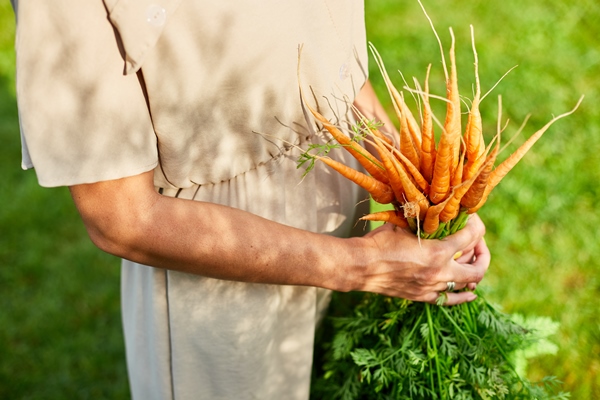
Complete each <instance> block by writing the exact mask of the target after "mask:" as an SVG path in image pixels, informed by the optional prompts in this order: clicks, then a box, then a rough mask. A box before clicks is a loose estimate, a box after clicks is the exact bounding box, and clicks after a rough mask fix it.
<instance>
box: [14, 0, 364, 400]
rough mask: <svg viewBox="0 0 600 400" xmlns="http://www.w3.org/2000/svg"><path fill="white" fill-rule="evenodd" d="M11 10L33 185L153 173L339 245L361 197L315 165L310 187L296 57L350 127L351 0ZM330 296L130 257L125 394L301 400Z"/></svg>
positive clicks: (305, 77)
mask: <svg viewBox="0 0 600 400" xmlns="http://www.w3.org/2000/svg"><path fill="white" fill-rule="evenodd" d="M15 8H16V12H17V95H18V104H19V113H20V121H21V136H22V141H23V146H22V148H23V167H24V168H33V167H35V169H36V173H37V176H38V179H39V182H40V184H41V185H43V186H61V185H74V184H80V183H89V182H97V181H102V180H109V179H117V178H122V177H126V176H132V175H136V174H139V173H141V172H145V171H149V170H153V169H154V171H155V186H156V188H157V190H159V191H160V192H161V193H162V194H163V195H166V196H177V197H181V198H188V199H194V200H198V201H208V202H214V203H219V204H226V205H229V206H233V207H237V208H240V209H243V210H246V211H249V212H251V213H254V214H257V215H260V216H262V217H265V218H268V219H271V220H273V221H277V222H279V223H282V224H287V225H291V226H294V227H298V228H302V229H307V230H310V231H314V232H321V233H326V234H331V235H339V236H344V235H348V233H349V230H350V228H351V227H352V225H354V222H355V218H354V212H355V206H356V204H357V202H358V201H359V199H360V193H359V192H358V190H357V189H356V188H355V187H354V186H353V185H352V184H349V183H348V182H346V181H345V180H344V179H343V178H340V177H339V176H338V175H337V174H335V173H332V172H331V171H329V170H327V169H326V168H325V167H323V166H318V167H317V168H316V169H315V171H313V172H311V173H310V174H308V175H307V176H306V177H305V178H302V173H303V171H302V170H298V169H296V160H297V158H298V154H299V150H297V148H296V146H301V147H303V148H306V147H307V146H308V145H309V144H311V143H316V142H321V141H322V140H323V139H322V134H321V133H319V132H317V129H316V126H315V124H314V123H313V122H311V119H310V118H307V114H306V113H305V112H304V111H303V106H302V104H301V101H300V95H299V90H298V76H297V67H298V48H299V46H300V45H302V46H303V47H302V48H303V50H302V57H301V63H300V76H301V80H302V83H303V85H304V88H305V91H306V93H308V94H309V96H308V97H309V99H308V100H309V101H311V102H313V103H312V104H313V105H314V104H316V102H315V99H317V100H318V103H319V105H320V107H321V109H322V111H323V112H324V113H325V114H326V115H327V116H328V117H329V118H331V119H337V120H339V121H347V119H348V118H349V112H348V106H347V104H348V103H347V102H348V101H351V100H352V99H353V97H354V96H355V95H356V93H357V92H358V91H359V90H360V88H361V87H362V85H363V84H364V82H365V79H366V66H367V52H366V39H365V31H364V15H363V13H364V10H363V4H362V1H359V0H304V1H291V2H290V1H277V0H263V1H256V0H243V1H235V2H230V1H201V0H197V1H192V0H188V1H181V0H104V2H101V1H100V0H96V1H82V0H55V1H22V2H20V3H18V2H15ZM309 86H310V87H311V88H312V92H314V96H313V94H312V92H311V90H310V89H309ZM337 154H339V157H345V158H347V156H345V155H343V154H342V153H341V152H338V153H337ZM346 162H350V161H349V160H346ZM207 218H210V216H207ZM276 239H277V238H274V240H276ZM281 268H286V266H285V265H281ZM327 295H328V294H327V293H326V292H325V291H323V290H320V289H316V288H309V287H294V286H277V285H261V284H246V283H237V282H229V281H220V280H215V279H209V278H204V277H201V276H196V275H189V274H184V273H179V272H174V271H166V270H162V269H157V268H152V267H148V266H143V265H139V264H135V263H132V262H130V261H126V260H124V261H123V266H122V303H123V324H124V331H125V340H126V349H127V363H128V371H129V377H130V384H131V391H132V395H133V397H134V398H135V399H142V400H146V399H210V400H215V399H236V400H237V399H307V398H308V390H309V378H310V370H311V359H312V346H313V337H314V329H315V326H316V324H317V322H318V319H319V316H320V313H321V312H322V310H323V306H324V305H325V304H326V302H327V299H328V296H327Z"/></svg>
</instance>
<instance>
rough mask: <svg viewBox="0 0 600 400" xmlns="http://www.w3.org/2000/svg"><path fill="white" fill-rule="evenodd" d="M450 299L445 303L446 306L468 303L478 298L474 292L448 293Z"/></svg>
mask: <svg viewBox="0 0 600 400" xmlns="http://www.w3.org/2000/svg"><path fill="white" fill-rule="evenodd" d="M447 296H448V300H446V302H445V303H444V305H445V306H455V305H457V304H462V303H467V302H470V301H473V300H475V299H476V298H477V295H476V294H475V293H473V292H459V293H448V294H447Z"/></svg>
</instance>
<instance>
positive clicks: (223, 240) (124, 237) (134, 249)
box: [72, 178, 358, 290]
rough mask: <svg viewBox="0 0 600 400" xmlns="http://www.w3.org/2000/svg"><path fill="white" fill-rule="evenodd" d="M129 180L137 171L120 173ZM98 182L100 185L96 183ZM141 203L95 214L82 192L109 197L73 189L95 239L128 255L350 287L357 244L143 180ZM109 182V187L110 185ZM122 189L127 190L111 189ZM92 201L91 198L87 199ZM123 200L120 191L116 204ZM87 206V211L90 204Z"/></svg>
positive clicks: (248, 277) (250, 278)
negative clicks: (170, 192) (174, 194)
mask: <svg viewBox="0 0 600 400" xmlns="http://www.w3.org/2000/svg"><path fill="white" fill-rule="evenodd" d="M127 179H128V180H129V181H131V180H132V179H136V180H137V179H139V178H127ZM101 187H102V185H100V188H101ZM139 189H140V191H139V193H134V194H132V196H144V197H145V198H146V200H145V201H144V202H143V203H142V205H141V206H140V205H138V206H136V207H132V208H129V207H127V206H123V207H112V208H109V209H108V210H110V211H107V208H104V207H103V208H102V214H98V215H95V214H94V211H93V210H94V208H95V207H94V206H93V205H92V204H86V201H90V200H89V199H98V198H106V197H113V196H112V195H108V196H107V193H86V195H85V196H83V197H78V196H80V195H81V194H82V193H81V191H82V190H93V189H91V188H87V189H86V188H72V193H73V197H74V198H75V201H76V203H77V204H78V207H79V209H80V212H82V216H84V222H85V223H86V226H87V228H88V232H89V233H90V236H91V238H92V240H93V241H94V243H96V245H97V246H98V247H100V248H101V249H102V250H105V251H107V252H108V253H111V254H114V255H116V256H119V257H123V258H126V259H129V260H132V261H135V262H139V263H142V264H146V265H151V266H155V267H160V268H166V269H171V270H178V271H182V272H188V273H193V274H198V275H202V276H207V277H212V278H219V279H225V280H235V281H243V282H259V283H273V284H292V285H310V286H320V287H325V288H329V289H335V290H351V289H355V288H354V287H352V285H351V284H350V283H349V281H350V279H349V276H350V272H349V271H350V270H356V269H357V268H356V265H355V264H356V263H357V262H358V261H357V259H356V257H355V253H356V248H357V244H356V243H352V242H353V240H344V239H339V238H335V237H331V236H328V235H320V234H315V233H311V232H308V231H303V230H299V229H294V228H292V227H289V226H285V225H282V224H278V223H275V222H272V221H269V220H266V219H264V218H261V217H258V216H255V215H253V214H250V213H247V212H244V211H241V210H238V209H234V208H230V207H225V206H221V205H218V204H212V203H204V202H197V201H191V200H184V199H176V198H170V197H166V196H161V195H159V194H158V193H155V192H154V191H153V190H148V188H147V187H146V189H145V190H143V189H142V188H141V187H140V188H139ZM112 190H113V189H111V191H112ZM114 193H115V195H116V196H127V193H128V191H127V190H126V189H121V190H114ZM91 201H94V200H91ZM122 203H125V204H127V203H128V202H127V200H126V199H124V198H121V200H120V201H117V202H116V204H117V205H118V204H122ZM90 210H91V211H90Z"/></svg>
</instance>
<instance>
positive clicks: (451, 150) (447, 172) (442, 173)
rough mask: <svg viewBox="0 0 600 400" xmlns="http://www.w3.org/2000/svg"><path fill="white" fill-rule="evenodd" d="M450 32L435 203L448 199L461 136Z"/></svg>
mask: <svg viewBox="0 0 600 400" xmlns="http://www.w3.org/2000/svg"><path fill="white" fill-rule="evenodd" d="M450 33H451V36H452V45H451V47H450V65H451V70H450V74H449V75H448V73H447V72H446V67H445V66H444V71H445V72H446V77H447V78H446V92H447V98H448V100H449V101H448V106H447V109H446V121H445V122H444V130H443V132H442V136H441V138H440V143H439V145H438V150H437V154H436V157H435V165H434V170H433V178H432V181H431V188H430V191H429V198H430V199H431V201H432V202H433V203H434V204H437V203H439V202H441V201H442V200H444V199H446V196H447V195H448V192H449V191H450V177H451V176H452V174H453V173H454V170H455V169H456V165H455V163H457V162H458V151H459V148H460V138H461V132H460V97H459V94H458V78H457V76H456V60H455V57H454V34H453V33H452V30H450ZM440 47H441V44H440Z"/></svg>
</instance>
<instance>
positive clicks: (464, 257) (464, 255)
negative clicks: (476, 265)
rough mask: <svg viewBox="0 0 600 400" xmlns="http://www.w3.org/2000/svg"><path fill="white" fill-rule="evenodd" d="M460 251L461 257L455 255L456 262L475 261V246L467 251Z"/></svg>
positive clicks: (466, 262) (467, 262)
mask: <svg viewBox="0 0 600 400" xmlns="http://www.w3.org/2000/svg"><path fill="white" fill-rule="evenodd" d="M459 253H460V255H459V257H456V255H454V259H455V260H456V262H457V263H459V264H469V263H471V262H472V261H473V258H474V256H475V248H473V249H471V250H470V251H467V252H459ZM457 254H458V253H457Z"/></svg>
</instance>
